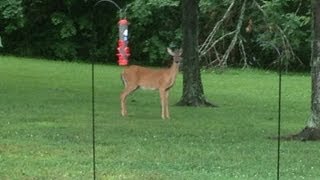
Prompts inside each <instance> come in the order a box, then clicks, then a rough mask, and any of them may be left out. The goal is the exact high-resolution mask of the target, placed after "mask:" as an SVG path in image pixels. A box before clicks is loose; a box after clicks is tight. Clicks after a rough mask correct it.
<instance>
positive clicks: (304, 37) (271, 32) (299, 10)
mask: <svg viewBox="0 0 320 180" xmlns="http://www.w3.org/2000/svg"><path fill="white" fill-rule="evenodd" d="M302 3H303V2H302V1H296V0H281V1H280V0H276V1H263V5H262V6H261V7H262V8H263V10H264V11H265V13H266V14H265V16H266V17H264V18H263V19H261V20H260V23H261V24H262V23H263V22H262V21H263V20H264V21H265V22H264V25H261V26H257V28H256V29H255V30H256V32H257V33H258V35H257V37H256V42H257V44H259V45H260V46H261V47H262V50H263V51H264V52H266V54H268V53H270V52H272V51H274V50H273V47H272V46H271V45H270V44H274V45H276V46H277V47H280V48H282V50H288V48H289V47H287V46H288V45H290V46H291V47H290V48H292V50H293V52H294V53H296V54H297V56H295V55H290V56H288V57H287V58H285V60H286V61H287V62H286V63H287V64H290V63H292V64H293V65H297V64H299V61H300V62H301V59H302V61H303V63H304V65H308V63H307V62H309V58H306V57H310V55H309V54H310V47H308V44H310V34H311V29H310V27H311V26H310V24H311V22H310V18H311V17H310V11H309V9H308V8H310V5H307V4H305V3H303V4H302ZM258 22H259V21H258ZM277 26H278V27H280V28H281V29H282V30H283V33H282V32H280V31H279V29H278V27H277ZM284 37H286V38H287V40H288V41H289V42H288V43H290V44H287V43H284V41H285V40H284ZM266 42H269V43H266ZM299 55H300V56H299ZM301 55H303V56H301ZM269 63H270V62H269Z"/></svg>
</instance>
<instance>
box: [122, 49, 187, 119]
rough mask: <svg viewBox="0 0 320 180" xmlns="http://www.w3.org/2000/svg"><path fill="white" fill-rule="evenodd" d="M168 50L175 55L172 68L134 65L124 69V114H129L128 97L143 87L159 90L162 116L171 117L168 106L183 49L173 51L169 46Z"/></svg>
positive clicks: (164, 117)
mask: <svg viewBox="0 0 320 180" xmlns="http://www.w3.org/2000/svg"><path fill="white" fill-rule="evenodd" d="M167 51H168V53H169V54H170V55H171V56H173V63H172V65H171V67H170V68H162V69H151V68H145V67H141V66H136V65H132V66H128V67H126V68H125V69H124V70H123V72H122V74H121V78H122V81H123V84H124V86H125V87H124V90H123V91H122V93H121V95H120V100H121V115H122V116H126V115H127V109H126V97H127V96H128V95H129V94H130V93H131V92H133V91H134V90H136V89H138V88H141V89H150V90H159V93H160V99H161V117H162V119H166V118H170V116H169V108H168V97H169V90H170V88H171V87H172V86H173V85H174V82H175V80H176V76H177V74H178V71H179V65H180V62H181V60H182V58H181V54H182V50H181V49H180V50H176V51H172V50H171V49H170V48H167Z"/></svg>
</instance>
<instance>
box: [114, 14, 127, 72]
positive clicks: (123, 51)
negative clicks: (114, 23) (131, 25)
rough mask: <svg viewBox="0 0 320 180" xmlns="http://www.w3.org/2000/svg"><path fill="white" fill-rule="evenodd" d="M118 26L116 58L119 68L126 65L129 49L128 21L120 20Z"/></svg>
mask: <svg viewBox="0 0 320 180" xmlns="http://www.w3.org/2000/svg"><path fill="white" fill-rule="evenodd" d="M118 25H119V40H118V47H117V51H118V53H117V56H118V64H119V66H126V65H128V61H129V56H130V49H129V47H128V43H129V41H128V40H129V39H128V35H129V33H128V21H127V19H120V20H119V22H118Z"/></svg>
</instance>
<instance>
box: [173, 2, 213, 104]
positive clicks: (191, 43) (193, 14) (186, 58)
mask: <svg viewBox="0 0 320 180" xmlns="http://www.w3.org/2000/svg"><path fill="white" fill-rule="evenodd" d="M181 5H182V30H183V45H182V46H183V47H182V48H183V67H182V70H183V92H182V97H181V100H180V101H179V102H178V103H177V104H178V105H182V106H213V104H211V103H209V102H207V100H206V98H205V96H204V92H203V86H202V81H201V74H200V62H199V53H198V9H199V0H181Z"/></svg>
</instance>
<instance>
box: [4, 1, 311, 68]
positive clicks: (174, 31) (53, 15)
mask: <svg viewBox="0 0 320 180" xmlns="http://www.w3.org/2000/svg"><path fill="white" fill-rule="evenodd" d="M231 2H232V1H231V0H223V1H212V0H200V4H199V6H200V7H199V9H200V17H199V28H200V32H199V43H200V44H201V43H203V42H204V40H205V39H206V38H207V36H208V35H209V33H210V32H211V31H212V28H213V27H214V26H215V24H216V23H217V22H218V21H219V20H220V19H221V18H222V16H223V14H224V13H225V11H226V9H227V8H228V6H229V5H230V3H231ZM242 2H243V1H242V0H241V1H240V0H239V1H235V7H234V8H233V9H232V10H231V12H230V16H229V17H228V18H226V20H225V22H223V24H222V26H221V28H220V29H219V30H218V31H217V37H221V36H223V35H225V34H226V33H228V32H231V31H233V30H234V29H235V28H236V24H237V21H238V18H239V17H238V16H239V13H238V12H239V10H240V8H241V5H242ZM254 2H255V1H248V3H247V7H246V14H245V19H244V22H243V27H241V33H240V35H239V38H240V39H241V40H242V41H243V44H244V46H245V48H244V49H245V51H246V53H247V58H248V63H249V64H250V65H251V66H254V67H262V68H270V67H273V65H274V64H275V62H276V60H277V59H278V57H277V56H278V55H277V54H276V53H275V50H274V49H273V47H272V46H271V45H270V44H274V45H276V46H277V47H279V48H280V49H281V50H282V52H286V55H288V56H287V58H286V59H285V61H286V62H287V65H288V67H289V68H292V69H306V67H308V64H309V63H308V62H309V61H310V58H309V57H310V53H311V50H310V46H309V44H310V37H311V36H310V34H311V31H310V27H311V25H310V23H311V22H310V16H311V15H310V9H311V7H310V3H306V2H305V1H303V0H272V1H271V0H256V2H257V3H258V4H259V5H260V6H261V8H262V10H263V11H264V13H262V12H261V11H260V10H259V9H258V8H257V7H256V6H255V5H254ZM95 3H96V1H88V0H83V1H76V0H64V1H49V0H37V1H29V0H28V1H22V0H10V1H7V0H5V1H1V2H0V35H1V37H2V42H3V44H5V47H4V48H1V50H0V52H2V53H8V54H16V55H28V56H40V57H50V58H53V59H86V60H90V59H95V60H96V61H99V62H107V63H115V62H116V56H115V54H116V46H117V39H118V27H117V22H118V20H119V12H117V9H116V8H115V7H114V6H113V5H112V4H111V3H107V2H104V3H100V4H98V5H97V6H94V4H95ZM117 3H118V4H119V5H120V7H123V8H125V7H126V8H127V12H126V16H127V18H128V20H129V22H130V24H129V46H130V49H131V63H137V64H145V65H157V66H158V65H167V64H168V63H169V62H168V61H167V60H168V59H169V57H168V55H167V53H166V50H165V49H166V47H168V46H169V47H171V48H180V47H181V44H182V42H181V40H182V33H181V8H180V1H179V0H131V1H118V2H117ZM249 19H251V20H252V21H253V31H252V33H246V32H245V28H246V26H247V24H248V21H249ZM277 27H279V28H281V29H282V30H283V32H280V31H279V29H278V28H277ZM284 36H285V37H286V39H287V41H288V42H286V43H283V42H284V40H283V37H284ZM230 41H231V38H230V37H228V38H225V39H224V40H223V41H222V42H220V43H218V44H217V45H216V49H217V51H218V52H225V51H226V49H227V47H228V44H230ZM237 46H238V45H236V46H235V48H234V50H233V51H232V53H231V55H230V65H234V66H241V65H242V63H243V57H242V56H241V52H240V51H239V49H240V48H239V47H237ZM289 51H290V52H289ZM209 58H212V59H213V58H215V53H214V52H213V51H212V54H211V56H210V57H209ZM302 64H304V65H302Z"/></svg>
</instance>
